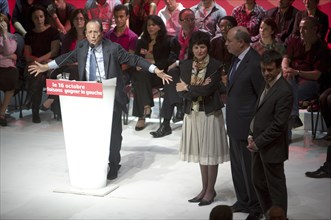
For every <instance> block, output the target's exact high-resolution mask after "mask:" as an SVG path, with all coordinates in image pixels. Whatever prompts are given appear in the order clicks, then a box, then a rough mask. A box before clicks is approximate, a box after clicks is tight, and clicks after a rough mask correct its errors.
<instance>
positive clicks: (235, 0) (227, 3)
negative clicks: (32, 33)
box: [8, 0, 331, 30]
mask: <svg viewBox="0 0 331 220" xmlns="http://www.w3.org/2000/svg"><path fill="white" fill-rule="evenodd" d="M15 1H16V0H9V1H8V2H9V10H10V11H11V12H12V10H13V8H14V5H15ZM67 2H69V3H71V4H73V5H75V6H76V7H78V8H79V7H81V8H83V7H84V5H85V2H86V0H67ZM177 2H181V3H182V4H183V5H184V7H191V6H192V5H194V4H196V3H197V2H198V0H177ZM216 2H217V3H218V4H219V5H221V6H222V7H223V8H224V9H225V10H226V12H227V14H228V15H229V14H231V12H232V9H233V8H234V7H235V6H238V5H240V4H242V3H243V2H244V0H216ZM256 2H257V3H258V4H260V5H261V6H262V7H264V8H265V9H269V8H272V7H275V6H277V3H278V0H256ZM293 5H294V6H295V7H296V8H298V9H300V10H303V9H304V5H303V3H302V0H296V1H295V2H294V4H293ZM163 7H164V1H163V0H160V3H159V5H158V7H157V9H158V10H160V9H161V8H163ZM319 8H320V9H321V10H322V11H323V12H324V13H326V14H328V15H329V24H330V25H331V0H320V4H319ZM11 30H13V29H11Z"/></svg>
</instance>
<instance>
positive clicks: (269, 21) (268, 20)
mask: <svg viewBox="0 0 331 220" xmlns="http://www.w3.org/2000/svg"><path fill="white" fill-rule="evenodd" d="M262 22H263V23H265V24H266V25H268V26H270V27H271V30H273V32H274V33H272V35H271V37H272V38H273V39H275V38H276V34H277V33H278V28H277V24H276V22H275V21H274V20H273V19H272V18H269V17H267V18H264V19H262V21H261V24H262Z"/></svg>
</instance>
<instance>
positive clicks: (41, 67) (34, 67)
mask: <svg viewBox="0 0 331 220" xmlns="http://www.w3.org/2000/svg"><path fill="white" fill-rule="evenodd" d="M34 63H35V64H31V65H30V66H29V67H28V71H29V73H30V74H31V75H34V76H35V77H36V76H38V74H39V73H43V72H45V71H47V70H49V67H48V64H41V63H38V62H37V61H35V62H34Z"/></svg>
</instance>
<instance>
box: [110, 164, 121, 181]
mask: <svg viewBox="0 0 331 220" xmlns="http://www.w3.org/2000/svg"><path fill="white" fill-rule="evenodd" d="M120 168H121V164H119V165H118V168H117V170H116V171H114V169H110V170H109V171H108V174H107V179H108V180H114V179H116V178H117V175H118V170H119V169H120Z"/></svg>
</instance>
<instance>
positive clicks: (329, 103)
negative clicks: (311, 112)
mask: <svg viewBox="0 0 331 220" xmlns="http://www.w3.org/2000/svg"><path fill="white" fill-rule="evenodd" d="M319 99H320V107H321V114H322V116H323V118H324V121H325V124H326V127H327V128H328V129H331V88H329V89H327V90H325V91H324V92H323V93H322V94H321V95H320V97H319Z"/></svg>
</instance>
